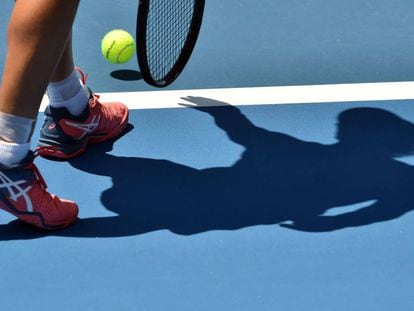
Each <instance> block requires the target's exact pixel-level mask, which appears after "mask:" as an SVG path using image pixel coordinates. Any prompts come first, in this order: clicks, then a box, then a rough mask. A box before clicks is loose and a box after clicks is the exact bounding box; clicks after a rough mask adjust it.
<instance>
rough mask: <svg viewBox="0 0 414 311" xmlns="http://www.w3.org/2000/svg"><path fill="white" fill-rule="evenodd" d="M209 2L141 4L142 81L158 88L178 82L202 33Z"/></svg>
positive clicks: (139, 49)
mask: <svg viewBox="0 0 414 311" xmlns="http://www.w3.org/2000/svg"><path fill="white" fill-rule="evenodd" d="M204 6H205V0H140V1H139V7H138V16H137V25H136V28H137V31H136V42H137V50H136V51H137V58H138V64H139V67H140V71H141V74H142V78H143V79H144V81H145V82H147V83H148V84H150V85H152V86H155V87H159V88H162V87H166V86H168V85H170V84H171V83H172V82H174V81H175V80H176V79H177V78H178V76H179V75H180V74H181V72H182V71H183V69H184V67H185V66H186V64H187V63H188V61H189V59H190V57H191V54H192V52H193V50H194V47H195V44H196V42H197V39H198V35H199V33H200V29H201V24H202V20H203V13H204Z"/></svg>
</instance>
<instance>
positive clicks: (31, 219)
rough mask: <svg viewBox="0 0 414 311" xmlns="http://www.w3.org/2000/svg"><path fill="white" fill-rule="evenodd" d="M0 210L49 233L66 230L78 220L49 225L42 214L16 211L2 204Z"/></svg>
mask: <svg viewBox="0 0 414 311" xmlns="http://www.w3.org/2000/svg"><path fill="white" fill-rule="evenodd" d="M0 208H1V209H3V210H5V211H6V212H9V213H10V214H12V215H14V216H16V217H17V218H19V219H20V220H21V221H23V222H25V223H28V224H31V225H33V226H35V227H37V228H40V229H43V230H48V231H55V230H62V229H65V228H66V227H68V226H70V225H71V224H73V223H74V222H75V221H76V219H77V217H75V218H74V219H70V220H68V221H66V222H64V223H62V224H48V223H46V222H45V220H44V218H43V215H42V214H41V213H36V212H33V213H29V212H21V211H19V210H17V209H15V208H14V207H13V206H7V205H4V204H0Z"/></svg>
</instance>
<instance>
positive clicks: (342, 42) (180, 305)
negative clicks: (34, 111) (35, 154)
mask: <svg viewBox="0 0 414 311" xmlns="http://www.w3.org/2000/svg"><path fill="white" fill-rule="evenodd" d="M12 5H13V1H2V2H1V3H0V27H1V28H0V31H1V32H0V40H1V41H0V42H1V44H0V59H1V61H0V69H1V70H2V69H3V66H4V56H5V43H6V25H7V20H8V16H9V14H10V12H11V10H12ZM136 9H137V1H131V0H119V1H116V2H114V1H108V0H101V1H81V5H80V8H79V12H78V16H77V19H76V23H75V26H74V40H75V41H74V49H75V59H76V63H77V65H78V66H79V67H81V68H82V69H83V70H84V71H86V72H88V73H89V80H88V85H89V86H90V87H91V88H92V89H93V90H94V91H95V92H97V93H99V94H100V95H101V98H102V99H103V100H112V99H116V100H122V101H124V102H125V103H127V104H128V105H129V107H130V109H131V112H130V114H131V115H130V126H129V127H128V130H127V132H126V133H125V134H124V135H123V136H122V137H120V138H118V139H116V140H113V141H110V142H108V143H104V144H101V145H96V146H92V147H91V148H90V149H89V150H88V151H87V152H86V153H85V154H84V155H82V156H81V157H79V158H77V159H74V160H71V161H69V162H55V161H48V160H45V159H40V158H37V159H36V164H37V165H38V166H39V168H40V170H41V172H42V173H43V175H44V177H45V179H46V181H47V183H48V186H49V191H50V192H52V193H56V194H59V195H60V196H62V197H65V198H70V199H73V200H75V201H77V203H78V204H79V206H80V215H79V220H78V222H77V223H76V224H75V225H74V226H72V227H70V228H68V229H66V230H63V231H58V232H52V233H45V232H42V231H39V230H36V229H33V228H31V227H29V226H27V225H25V224H22V223H21V222H20V221H18V220H16V219H15V218H13V217H12V216H11V215H9V214H7V213H5V212H3V211H0V310H7V311H20V310H27V311H30V310H33V311H34V310H62V311H63V310H65V311H66V310H83V311H87V310H119V311H123V310H125V311H131V310H142V311H144V310H147V311H165V310H180V311H184V310H197V311H204V310H237V311H242V310H243V311H244V310H246V311H274V310H283V311H299V310H301V311H302V310H318V311H323V310H326V311H328V310H329V311H332V310H335V311H342V310H343V311H345V310H346V311H352V310H355V311H357V310H358V311H359V310H375V311H380V310H384V311H389V310H414V295H413V294H412V289H413V288H414V279H413V276H414V262H413V259H414V244H413V236H414V213H413V212H412V210H413V209H414V194H413V193H414V192H413V190H414V188H413V185H414V168H413V165H414V157H413V156H412V154H413V150H414V101H413V99H414V84H413V82H411V81H414V2H412V1H407V0H394V1H385V0H376V1H371V0H367V1H357V0H348V1H342V0H331V1H323V0H313V1H308V0H304V1H285V0H284V1H282V0H261V1H260V4H254V3H253V2H252V1H247V0H226V1H220V0H211V1H207V5H206V15H205V20H204V24H203V28H202V32H201V34H200V39H199V42H198V45H197V47H196V49H195V51H194V54H193V57H192V58H191V60H190V62H189V64H188V66H187V68H186V69H185V71H184V72H183V74H182V76H181V77H180V78H179V79H178V80H177V81H176V82H175V83H174V84H173V85H172V86H170V87H168V88H167V89H165V90H158V89H154V88H151V87H149V86H147V85H146V84H145V83H144V82H143V80H142V79H140V75H139V72H138V67H137V65H136V59H133V60H132V61H131V62H129V63H127V64H124V65H112V64H109V63H107V62H106V61H105V60H104V59H103V58H102V56H101V54H100V40H101V38H102V37H103V35H104V34H105V33H106V32H107V31H109V30H111V29H115V28H123V29H126V30H128V31H130V32H134V28H135V16H136ZM33 78H34V79H35V78H36V77H33ZM46 103H47V102H46V101H45V102H44V103H43V106H42V107H44V104H46ZM42 118H43V114H42V113H40V115H39V120H38V127H39V126H40V124H41V122H42ZM38 135H39V134H38V131H36V133H35V135H34V139H33V145H34V144H35V143H36V140H37V138H38Z"/></svg>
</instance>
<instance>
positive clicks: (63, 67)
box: [50, 32, 75, 82]
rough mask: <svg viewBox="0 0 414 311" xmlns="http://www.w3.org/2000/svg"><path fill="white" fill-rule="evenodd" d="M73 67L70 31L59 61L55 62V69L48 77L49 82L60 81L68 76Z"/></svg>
mask: <svg viewBox="0 0 414 311" xmlns="http://www.w3.org/2000/svg"><path fill="white" fill-rule="evenodd" d="M74 69H75V65H74V62H73V53H72V32H71V33H70V34H69V37H68V39H67V41H66V45H65V48H64V50H63V53H62V56H61V57H60V59H59V63H58V64H57V66H56V68H55V71H54V73H53V76H52V78H51V79H50V82H57V81H62V80H63V79H65V78H66V77H67V76H69V75H70V74H71V73H72V72H73V70H74Z"/></svg>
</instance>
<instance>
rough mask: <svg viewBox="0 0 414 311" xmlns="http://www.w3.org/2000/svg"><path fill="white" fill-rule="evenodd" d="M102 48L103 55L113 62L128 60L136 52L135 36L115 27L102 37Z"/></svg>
mask: <svg viewBox="0 0 414 311" xmlns="http://www.w3.org/2000/svg"><path fill="white" fill-rule="evenodd" d="M101 49H102V55H103V57H104V58H105V59H106V60H107V61H108V62H110V63H112V64H123V63H126V62H128V61H129V60H130V59H131V58H132V56H133V55H134V52H135V41H134V38H133V37H132V36H131V34H130V33H128V32H127V31H125V30H122V29H114V30H112V31H110V32H108V33H107V34H106V35H105V36H104V37H103V39H102V42H101Z"/></svg>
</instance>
